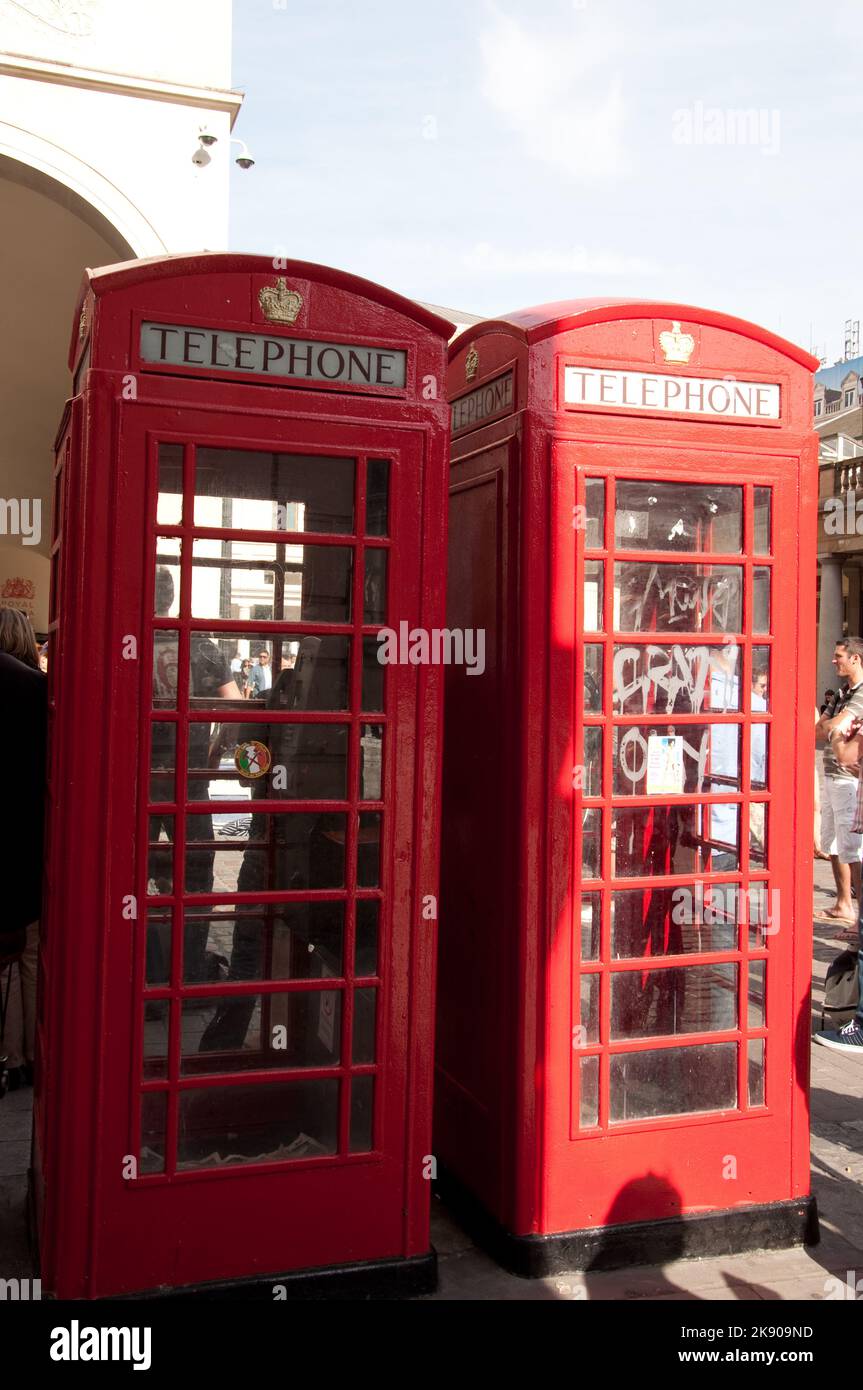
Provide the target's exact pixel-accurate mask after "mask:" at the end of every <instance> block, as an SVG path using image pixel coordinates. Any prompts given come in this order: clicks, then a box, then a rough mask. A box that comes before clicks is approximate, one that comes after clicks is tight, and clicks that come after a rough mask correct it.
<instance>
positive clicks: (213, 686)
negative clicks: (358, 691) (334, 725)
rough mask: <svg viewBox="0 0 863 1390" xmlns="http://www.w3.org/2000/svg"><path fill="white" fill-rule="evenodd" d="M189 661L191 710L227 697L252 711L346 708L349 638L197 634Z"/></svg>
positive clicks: (219, 701) (223, 633)
mask: <svg viewBox="0 0 863 1390" xmlns="http://www.w3.org/2000/svg"><path fill="white" fill-rule="evenodd" d="M190 658H191V660H190V695H191V707H192V709H195V710H198V709H211V708H212V707H213V705H214V703H219V704H220V703H221V702H222V700H224V699H228V698H231V699H233V700H235V701H236V700H238V699H240V698H242V699H244V700H247V701H249V704H248V708H249V709H256V708H257V709H260V710H263V709H265V708H266V709H271V710H279V711H282V712H284V711H290V710H303V711H307V712H309V713H311V712H313V711H317V710H344V709H347V707H348V665H349V660H350V638H349V637H342V636H335V635H334V636H325V637H310V636H308V635H306V634H304V633H300V632H292V633H280V632H265V633H264V634H261V633H256V632H255V631H254V630H253V629H251V630H250V629H248V628H246V629H245V630H243V631H240V632H193V633H192V637H191V651H190ZM241 708H242V707H241ZM247 727H248V728H254V727H255V726H254V725H251V724H250V725H248V726H247ZM248 737H250V738H252V737H255V735H254V734H249V735H248ZM235 742H236V740H234V741H233V743H235ZM233 743H232V745H231V746H232V747H233ZM225 747H227V741H226V743H225Z"/></svg>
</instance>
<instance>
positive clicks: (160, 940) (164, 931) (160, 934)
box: [145, 910, 171, 988]
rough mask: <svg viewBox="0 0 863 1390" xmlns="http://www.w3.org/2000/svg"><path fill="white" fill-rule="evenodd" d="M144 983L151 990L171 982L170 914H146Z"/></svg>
mask: <svg viewBox="0 0 863 1390" xmlns="http://www.w3.org/2000/svg"><path fill="white" fill-rule="evenodd" d="M145 975H146V982H147V985H148V986H150V987H151V988H152V987H153V986H156V985H167V984H170V982H171V912H170V910H168V911H166V912H153V911H150V912H148V913H147V957H146V972H145Z"/></svg>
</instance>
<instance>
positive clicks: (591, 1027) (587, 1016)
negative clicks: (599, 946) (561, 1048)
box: [579, 975, 601, 1047]
mask: <svg viewBox="0 0 863 1390" xmlns="http://www.w3.org/2000/svg"><path fill="white" fill-rule="evenodd" d="M600 979H601V976H600V975H582V977H581V988H580V991H579V992H580V1010H579V1023H580V1030H581V1031H580V1033H579V1042H580V1043H581V1046H582V1047H587V1046H589V1044H590V1043H598V1042H599V982H600Z"/></svg>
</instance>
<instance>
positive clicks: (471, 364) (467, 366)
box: [464, 348, 479, 381]
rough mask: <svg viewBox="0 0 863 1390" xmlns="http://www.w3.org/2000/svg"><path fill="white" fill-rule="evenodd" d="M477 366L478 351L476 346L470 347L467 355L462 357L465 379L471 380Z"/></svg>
mask: <svg viewBox="0 0 863 1390" xmlns="http://www.w3.org/2000/svg"><path fill="white" fill-rule="evenodd" d="M478 367H479V353H478V352H477V350H476V348H471V350H470V352H469V353H468V355H467V357H466V358H465V359H464V375H465V381H473V379H474V377H475V376H476V373H477V368H478Z"/></svg>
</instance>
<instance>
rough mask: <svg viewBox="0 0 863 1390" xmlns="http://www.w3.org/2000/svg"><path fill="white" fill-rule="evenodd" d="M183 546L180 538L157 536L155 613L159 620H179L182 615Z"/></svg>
mask: <svg viewBox="0 0 863 1390" xmlns="http://www.w3.org/2000/svg"><path fill="white" fill-rule="evenodd" d="M182 544H183V543H182V541H181V540H180V538H179V536H157V538H156V573H155V576H154V581H153V613H154V614H155V615H156V617H158V618H177V617H179V615H180V560H181V547H182Z"/></svg>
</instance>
